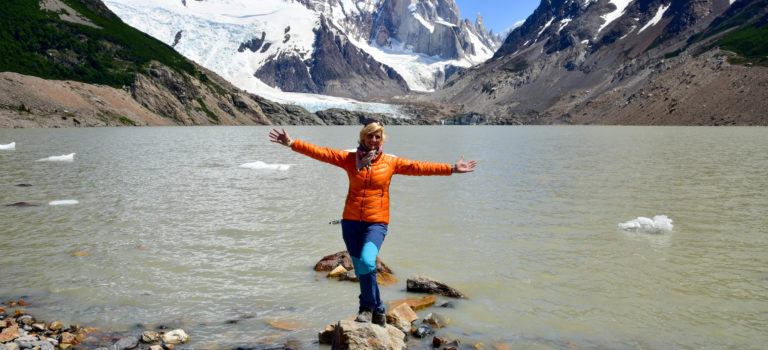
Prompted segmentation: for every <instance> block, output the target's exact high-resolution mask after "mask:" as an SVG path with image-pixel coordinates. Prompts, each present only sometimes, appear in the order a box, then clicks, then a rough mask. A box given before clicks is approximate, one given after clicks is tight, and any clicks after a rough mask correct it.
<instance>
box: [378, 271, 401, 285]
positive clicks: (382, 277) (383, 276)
mask: <svg viewBox="0 0 768 350" xmlns="http://www.w3.org/2000/svg"><path fill="white" fill-rule="evenodd" d="M397 281H399V279H397V277H395V276H393V275H392V274H391V273H388V272H384V271H382V272H378V273H376V283H378V284H379V285H380V286H392V285H395V284H396V283H397Z"/></svg>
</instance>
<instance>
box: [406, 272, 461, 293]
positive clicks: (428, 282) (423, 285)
mask: <svg viewBox="0 0 768 350" xmlns="http://www.w3.org/2000/svg"><path fill="white" fill-rule="evenodd" d="M407 290H408V291H409V292H417V293H429V294H439V295H444V296H447V297H453V298H466V295H464V293H462V292H460V291H458V290H457V289H455V288H453V287H450V286H448V285H447V284H445V283H443V282H440V281H437V280H434V279H432V278H429V277H426V276H420V275H417V276H411V277H409V278H408V281H407Z"/></svg>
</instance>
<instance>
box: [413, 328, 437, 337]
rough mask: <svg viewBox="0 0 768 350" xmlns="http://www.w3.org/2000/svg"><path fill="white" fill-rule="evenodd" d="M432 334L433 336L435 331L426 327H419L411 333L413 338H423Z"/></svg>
mask: <svg viewBox="0 0 768 350" xmlns="http://www.w3.org/2000/svg"><path fill="white" fill-rule="evenodd" d="M432 334H435V330H434V329H432V328H429V327H428V326H420V327H419V328H417V329H416V330H415V331H413V336H414V337H416V338H425V337H427V336H430V335H432Z"/></svg>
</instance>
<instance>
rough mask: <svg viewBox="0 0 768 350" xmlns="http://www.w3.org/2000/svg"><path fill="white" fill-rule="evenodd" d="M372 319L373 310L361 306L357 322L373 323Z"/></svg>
mask: <svg viewBox="0 0 768 350" xmlns="http://www.w3.org/2000/svg"><path fill="white" fill-rule="evenodd" d="M372 318H373V316H372V315H371V309H369V308H367V307H365V306H361V307H360V309H359V310H358V311H357V318H355V322H362V323H371V319H372Z"/></svg>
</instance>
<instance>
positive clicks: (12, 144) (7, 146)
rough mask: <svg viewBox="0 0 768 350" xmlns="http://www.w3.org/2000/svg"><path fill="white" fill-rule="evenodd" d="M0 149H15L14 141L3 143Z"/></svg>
mask: <svg viewBox="0 0 768 350" xmlns="http://www.w3.org/2000/svg"><path fill="white" fill-rule="evenodd" d="M0 149H7V150H12V149H16V142H11V143H8V144H5V145H0Z"/></svg>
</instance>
